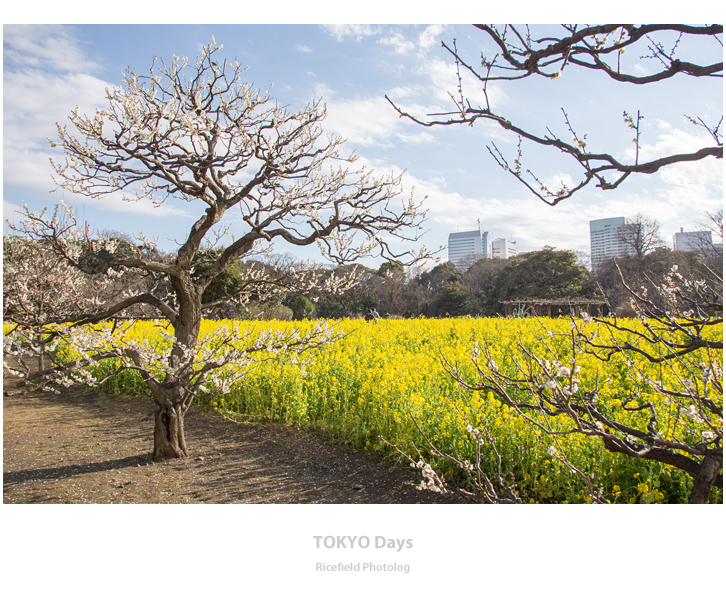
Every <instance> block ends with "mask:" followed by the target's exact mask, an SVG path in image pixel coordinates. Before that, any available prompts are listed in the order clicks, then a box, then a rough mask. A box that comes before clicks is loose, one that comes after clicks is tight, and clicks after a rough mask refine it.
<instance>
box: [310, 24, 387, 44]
mask: <svg viewBox="0 0 726 600" xmlns="http://www.w3.org/2000/svg"><path fill="white" fill-rule="evenodd" d="M323 29H324V30H325V31H327V32H328V34H330V35H332V36H333V37H334V38H335V39H336V40H338V41H339V42H342V41H343V40H344V39H345V38H347V37H352V38H355V39H356V41H360V40H362V39H363V38H364V37H367V36H369V35H376V34H377V33H378V32H379V31H380V29H379V28H378V27H373V26H371V25H323Z"/></svg>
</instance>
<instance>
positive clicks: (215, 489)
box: [3, 380, 462, 504]
mask: <svg viewBox="0 0 726 600" xmlns="http://www.w3.org/2000/svg"><path fill="white" fill-rule="evenodd" d="M5 383H8V384H9V385H12V383H11V382H8V381H7V380H6V382H5ZM153 426H154V421H153V405H152V402H151V400H148V399H144V398H129V397H121V396H112V395H106V394H102V393H98V392H95V393H87V392H70V393H68V394H64V395H61V396H57V395H54V394H36V395H29V396H5V397H4V399H3V502H6V503H38V502H40V503H127V504H131V503H179V504H181V503H345V504H354V503H362V504H387V503H441V502H446V501H448V502H452V501H454V500H451V499H444V498H442V497H441V496H439V495H437V494H434V493H431V492H423V491H419V490H416V489H415V487H414V483H415V482H416V477H417V476H416V474H415V473H414V472H413V471H411V470H407V469H400V468H389V467H388V466H386V465H384V464H383V463H382V462H381V461H380V460H377V459H376V458H374V457H372V456H369V455H367V454H365V453H362V452H352V451H349V450H346V449H345V448H341V447H337V446H334V445H331V444H330V443H328V442H327V441H326V440H325V439H324V438H323V437H322V436H321V435H318V434H315V433H308V432H304V431H299V430H297V429H295V428H291V427H284V426H281V425H276V424H237V423H234V422H232V421H229V420H225V419H223V418H222V417H221V416H220V415H219V414H217V413H214V412H209V411H207V412H204V411H202V410H198V409H195V408H192V410H190V411H189V413H188V415H187V419H186V432H187V440H188V444H189V446H190V450H191V453H192V456H191V457H190V458H189V459H186V460H183V461H182V460H179V461H169V462H166V463H154V462H152V461H151V460H150V459H149V453H150V452H151V449H152V444H153V441H152V431H153ZM459 501H462V500H459Z"/></svg>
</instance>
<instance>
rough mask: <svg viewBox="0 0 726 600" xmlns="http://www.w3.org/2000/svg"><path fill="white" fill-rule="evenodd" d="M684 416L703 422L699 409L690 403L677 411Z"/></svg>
mask: <svg viewBox="0 0 726 600" xmlns="http://www.w3.org/2000/svg"><path fill="white" fill-rule="evenodd" d="M679 412H680V413H681V414H682V415H683V416H684V417H688V418H689V419H693V420H694V421H695V422H696V423H705V421H704V420H703V417H702V416H701V413H700V411H699V410H698V409H697V408H696V407H695V406H694V405H693V404H691V405H690V406H689V407H688V408H681V409H680V411H679Z"/></svg>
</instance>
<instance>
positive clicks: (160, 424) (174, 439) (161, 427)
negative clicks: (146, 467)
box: [153, 406, 187, 461]
mask: <svg viewBox="0 0 726 600" xmlns="http://www.w3.org/2000/svg"><path fill="white" fill-rule="evenodd" d="M186 456H187V446H186V441H185V440H184V410H183V408H182V407H181V406H179V407H171V408H169V407H163V408H159V409H158V410H157V411H156V413H155V415H154V454H153V459H154V460H156V461H159V460H167V459H169V458H185V457H186Z"/></svg>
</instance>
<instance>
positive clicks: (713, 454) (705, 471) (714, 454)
mask: <svg viewBox="0 0 726 600" xmlns="http://www.w3.org/2000/svg"><path fill="white" fill-rule="evenodd" d="M722 464H723V450H721V449H720V448H718V449H717V450H714V451H710V452H708V453H707V454H706V456H705V457H704V458H703V461H702V462H701V469H700V470H699V472H698V474H697V475H696V476H695V477H694V478H693V489H692V490H691V497H690V498H689V499H688V503H689V504H706V503H707V502H708V496H709V493H710V492H711V487H713V485H714V483H716V480H717V479H718V478H719V470H720V469H721V465H722Z"/></svg>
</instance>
